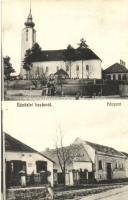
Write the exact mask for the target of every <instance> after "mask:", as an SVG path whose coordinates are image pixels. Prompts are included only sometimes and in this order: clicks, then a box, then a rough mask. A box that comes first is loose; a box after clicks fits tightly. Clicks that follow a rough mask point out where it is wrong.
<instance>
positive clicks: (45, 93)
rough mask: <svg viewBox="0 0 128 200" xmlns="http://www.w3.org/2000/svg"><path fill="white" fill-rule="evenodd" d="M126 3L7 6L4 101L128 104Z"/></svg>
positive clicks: (42, 0) (77, 0)
mask: <svg viewBox="0 0 128 200" xmlns="http://www.w3.org/2000/svg"><path fill="white" fill-rule="evenodd" d="M127 7H128V1H127V0H122V1H120V0H112V1H106V0H91V1H89V0H70V1H67V0H66V1H65V0H60V1H59V0H48V1H46V0H13V1H12V0H5V1H2V10H3V68H4V75H3V79H4V99H5V100H42V99H43V100H44V99H48V100H49V99H54V100H56V99H57V100H58V99H64V100H66V99H77V100H78V99H88V98H98V99H103V98H126V97H127V96H128V68H127V63H128V57H127V55H128V45H127V44H128V37H127V35H128V31H127V26H128V20H127V19H128V12H127Z"/></svg>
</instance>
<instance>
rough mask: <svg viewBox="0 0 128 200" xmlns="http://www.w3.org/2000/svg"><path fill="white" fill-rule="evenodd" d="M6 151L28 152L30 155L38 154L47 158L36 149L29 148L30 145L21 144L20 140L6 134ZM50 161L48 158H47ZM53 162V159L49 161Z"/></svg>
mask: <svg viewBox="0 0 128 200" xmlns="http://www.w3.org/2000/svg"><path fill="white" fill-rule="evenodd" d="M5 151H6V152H8V151H12V152H28V153H38V154H40V155H42V156H44V157H46V156H45V155H44V154H42V153H40V152H38V151H36V150H35V149H33V148H31V147H29V146H28V145H26V144H24V143H22V142H20V141H19V140H17V139H15V138H14V137H12V136H11V135H9V134H7V133H5ZM46 158H47V159H49V158H48V157H46ZM49 160H50V161H52V162H53V160H52V159H49Z"/></svg>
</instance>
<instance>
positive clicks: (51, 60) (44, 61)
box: [20, 9, 102, 79]
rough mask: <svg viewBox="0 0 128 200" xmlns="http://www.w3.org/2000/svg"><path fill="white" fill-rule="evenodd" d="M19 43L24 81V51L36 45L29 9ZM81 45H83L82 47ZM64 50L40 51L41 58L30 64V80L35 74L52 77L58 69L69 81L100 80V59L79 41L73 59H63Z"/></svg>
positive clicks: (25, 73) (25, 75) (25, 74)
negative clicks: (79, 43) (64, 73)
mask: <svg viewBox="0 0 128 200" xmlns="http://www.w3.org/2000/svg"><path fill="white" fill-rule="evenodd" d="M24 25H25V27H24V29H23V30H22V42H21V70H20V77H22V79H26V77H27V72H26V70H25V69H24V68H23V61H24V57H25V54H26V50H28V49H31V48H32V46H33V45H34V44H35V43H36V30H35V28H34V27H35V24H34V22H33V18H32V13H31V9H30V12H29V15H28V17H27V21H26V22H25V23H24ZM82 44H83V45H82ZM65 51H66V49H59V50H42V55H43V56H42V58H40V59H39V60H36V62H35V61H34V62H32V68H31V70H30V74H31V78H33V79H36V78H37V74H38V75H39V74H41V73H44V74H45V75H46V77H48V76H50V75H54V74H55V73H57V71H59V70H60V69H63V71H65V72H66V73H67V76H68V78H70V79H101V78H102V69H101V62H102V61H101V59H100V58H99V57H98V56H97V55H96V54H95V53H94V52H93V51H92V50H91V49H90V48H88V46H87V45H86V44H85V43H84V39H81V49H80V47H79V48H76V49H74V58H72V60H68V59H66V57H65Z"/></svg>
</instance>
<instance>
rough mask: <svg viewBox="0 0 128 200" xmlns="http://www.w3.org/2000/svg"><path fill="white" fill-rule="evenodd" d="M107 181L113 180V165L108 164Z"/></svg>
mask: <svg viewBox="0 0 128 200" xmlns="http://www.w3.org/2000/svg"><path fill="white" fill-rule="evenodd" d="M107 179H108V180H111V179H112V168H111V163H107Z"/></svg>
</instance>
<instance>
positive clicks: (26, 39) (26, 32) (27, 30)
mask: <svg viewBox="0 0 128 200" xmlns="http://www.w3.org/2000/svg"><path fill="white" fill-rule="evenodd" d="M26 41H28V29H26Z"/></svg>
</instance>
